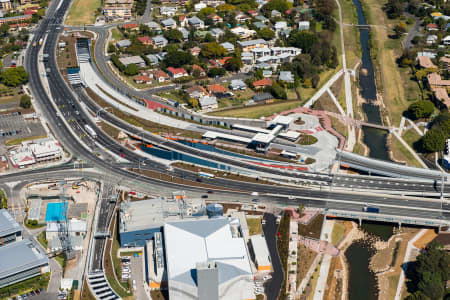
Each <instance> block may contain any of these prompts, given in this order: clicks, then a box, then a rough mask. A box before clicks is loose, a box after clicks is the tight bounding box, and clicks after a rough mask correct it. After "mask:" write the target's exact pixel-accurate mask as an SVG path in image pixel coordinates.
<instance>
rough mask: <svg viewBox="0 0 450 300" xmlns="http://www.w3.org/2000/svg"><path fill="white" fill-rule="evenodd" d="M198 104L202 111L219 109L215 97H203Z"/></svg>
mask: <svg viewBox="0 0 450 300" xmlns="http://www.w3.org/2000/svg"><path fill="white" fill-rule="evenodd" d="M198 104H199V105H200V107H201V109H202V110H211V109H217V108H218V107H219V104H218V103H217V99H216V97H214V96H204V97H201V98H200V99H198Z"/></svg>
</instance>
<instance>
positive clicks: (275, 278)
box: [263, 213, 284, 300]
mask: <svg viewBox="0 0 450 300" xmlns="http://www.w3.org/2000/svg"><path fill="white" fill-rule="evenodd" d="M263 218H264V220H266V224H265V225H263V231H264V236H265V238H266V242H267V246H268V247H269V252H270V260H271V261H272V267H273V273H272V279H270V281H268V282H267V284H266V287H265V288H266V289H265V290H266V295H267V300H276V299H277V298H278V295H279V294H280V290H281V285H282V284H283V282H284V272H283V268H282V266H281V260H280V257H279V256H278V250H277V233H278V225H277V224H276V219H277V218H276V217H275V216H274V215H273V214H268V213H265V214H264V217H263Z"/></svg>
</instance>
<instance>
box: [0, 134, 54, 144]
mask: <svg viewBox="0 0 450 300" xmlns="http://www.w3.org/2000/svg"><path fill="white" fill-rule="evenodd" d="M46 137H47V136H46V135H38V136H30V137H26V138H18V139H12V140H7V141H6V142H5V145H6V146H15V145H19V144H22V143H23V142H27V141H32V140H38V139H43V138H46Z"/></svg>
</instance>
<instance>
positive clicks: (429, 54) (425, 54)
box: [417, 51, 436, 58]
mask: <svg viewBox="0 0 450 300" xmlns="http://www.w3.org/2000/svg"><path fill="white" fill-rule="evenodd" d="M417 56H428V57H429V58H436V53H434V52H430V51H419V52H417Z"/></svg>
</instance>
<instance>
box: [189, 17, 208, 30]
mask: <svg viewBox="0 0 450 300" xmlns="http://www.w3.org/2000/svg"><path fill="white" fill-rule="evenodd" d="M187 21H188V24H189V26H191V27H194V28H196V29H202V28H205V22H203V21H202V20H201V19H200V18H198V17H197V16H193V17H192V18H188V19H187Z"/></svg>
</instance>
